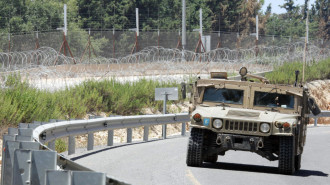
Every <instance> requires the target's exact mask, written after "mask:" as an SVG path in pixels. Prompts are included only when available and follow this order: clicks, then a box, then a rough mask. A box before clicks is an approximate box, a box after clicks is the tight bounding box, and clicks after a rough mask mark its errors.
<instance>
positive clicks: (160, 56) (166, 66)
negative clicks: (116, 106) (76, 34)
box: [0, 42, 330, 88]
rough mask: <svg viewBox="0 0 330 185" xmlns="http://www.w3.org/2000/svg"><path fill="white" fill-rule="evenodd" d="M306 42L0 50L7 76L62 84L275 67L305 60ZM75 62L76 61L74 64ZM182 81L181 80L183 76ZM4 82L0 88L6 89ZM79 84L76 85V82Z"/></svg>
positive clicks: (321, 51) (318, 54)
mask: <svg viewBox="0 0 330 185" xmlns="http://www.w3.org/2000/svg"><path fill="white" fill-rule="evenodd" d="M303 53H304V43H303V42H297V43H294V44H288V45H286V46H282V47H278V46H259V47H253V48H249V49H234V50H231V49H228V48H217V49H214V50H211V51H209V52H204V53H195V52H192V51H187V50H185V51H182V50H179V49H169V48H163V47H147V48H145V49H143V50H141V51H139V52H137V53H134V54H132V55H128V56H126V57H122V58H104V57H91V58H88V57H85V59H84V60H80V59H79V58H71V57H68V56H64V55H63V54H61V53H58V52H57V51H56V50H54V49H53V48H50V47H42V48H39V49H37V50H32V51H22V52H11V53H0V73H1V74H2V78H3V79H5V78H6V77H7V76H8V75H10V74H12V73H13V72H19V73H20V74H21V76H22V77H24V79H27V80H28V81H30V82H31V84H34V85H35V86H38V87H39V88H43V87H42V83H43V84H44V86H45V87H46V86H47V87H48V86H56V84H58V83H60V85H58V86H60V87H63V86H67V85H73V84H77V83H79V82H81V81H83V80H85V79H91V78H92V79H95V78H97V79H100V78H111V77H132V76H143V77H150V78H154V77H157V76H160V75H161V76H162V78H161V79H162V80H173V78H177V76H175V75H196V74H203V73H204V74H205V73H208V72H209V71H211V70H218V71H227V72H231V73H233V72H235V71H237V70H238V69H239V68H240V67H241V66H243V65H245V66H247V67H248V68H249V70H250V71H255V72H256V71H258V72H262V71H267V70H271V69H272V68H273V66H274V65H282V64H283V63H284V62H292V61H302V57H303ZM306 56H307V57H306V61H307V62H308V63H309V62H311V61H316V62H317V61H320V60H322V59H326V58H328V57H330V49H329V48H319V47H317V46H315V45H309V46H308V50H307V54H306ZM75 63H76V64H75ZM181 80H182V79H181ZM4 81H5V80H2V82H1V84H0V85H1V86H2V87H4ZM76 82H77V83H76Z"/></svg>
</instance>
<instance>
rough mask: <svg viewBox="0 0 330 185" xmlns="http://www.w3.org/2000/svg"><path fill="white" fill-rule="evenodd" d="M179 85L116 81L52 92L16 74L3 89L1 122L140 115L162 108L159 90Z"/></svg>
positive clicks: (0, 92) (2, 123) (147, 81)
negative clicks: (147, 109)
mask: <svg viewBox="0 0 330 185" xmlns="http://www.w3.org/2000/svg"><path fill="white" fill-rule="evenodd" d="M174 86H178V84H174V83H161V82H157V81H150V80H140V81H138V82H127V83H119V82H117V81H115V80H105V81H101V82H96V81H86V82H84V83H82V84H80V85H78V86H75V87H73V88H70V89H65V90H60V91H56V92H48V91H45V90H38V89H35V88H32V87H30V86H29V85H28V84H27V83H25V82H21V80H20V77H19V75H14V76H11V77H10V78H9V80H7V82H6V88H5V89H2V90H0V123H1V125H4V124H5V125H8V124H9V125H16V124H18V123H21V122H25V123H29V122H32V121H35V120H37V121H48V120H49V119H70V118H82V117H83V116H85V115H86V113H88V112H106V113H109V114H118V115H130V114H140V113H141V112H140V110H141V109H142V108H144V107H155V108H158V109H160V107H161V105H162V102H161V101H154V91H155V88H156V87H174Z"/></svg>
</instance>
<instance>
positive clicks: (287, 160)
mask: <svg viewBox="0 0 330 185" xmlns="http://www.w3.org/2000/svg"><path fill="white" fill-rule="evenodd" d="M279 150H280V152H279V156H278V169H279V172H280V173H282V174H287V175H291V174H293V173H294V171H295V155H294V137H292V136H283V137H280V146H279Z"/></svg>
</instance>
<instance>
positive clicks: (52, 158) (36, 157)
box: [30, 150, 57, 185]
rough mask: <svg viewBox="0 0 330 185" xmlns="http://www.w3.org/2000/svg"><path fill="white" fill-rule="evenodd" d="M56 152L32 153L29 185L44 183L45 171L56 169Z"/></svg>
mask: <svg viewBox="0 0 330 185" xmlns="http://www.w3.org/2000/svg"><path fill="white" fill-rule="evenodd" d="M56 155H57V154H56V152H53V151H45V150H39V151H32V156H31V164H32V165H31V169H30V170H31V172H30V173H31V174H30V175H31V176H30V181H31V183H30V184H36V185H39V184H40V185H41V184H44V183H45V181H46V170H55V169H56V161H57V157H56Z"/></svg>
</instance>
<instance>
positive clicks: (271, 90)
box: [250, 87, 298, 113]
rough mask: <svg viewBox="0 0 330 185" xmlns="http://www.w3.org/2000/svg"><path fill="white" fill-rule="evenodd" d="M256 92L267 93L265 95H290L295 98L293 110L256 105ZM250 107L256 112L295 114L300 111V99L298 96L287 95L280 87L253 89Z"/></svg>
mask: <svg viewBox="0 0 330 185" xmlns="http://www.w3.org/2000/svg"><path fill="white" fill-rule="evenodd" d="M256 92H265V93H270V94H271V93H277V94H279V95H288V96H293V108H284V107H281V106H279V107H271V106H261V105H254V98H255V97H254V96H255V93H256ZM250 107H251V108H253V109H255V110H271V111H272V110H273V111H279V112H282V113H293V112H296V111H297V109H298V97H297V95H294V94H290V93H287V91H285V90H284V89H281V88H279V87H263V88H260V87H252V89H251V100H250Z"/></svg>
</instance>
